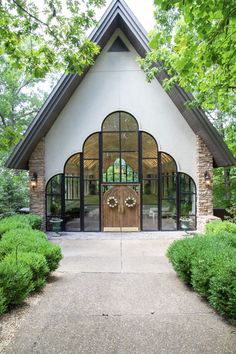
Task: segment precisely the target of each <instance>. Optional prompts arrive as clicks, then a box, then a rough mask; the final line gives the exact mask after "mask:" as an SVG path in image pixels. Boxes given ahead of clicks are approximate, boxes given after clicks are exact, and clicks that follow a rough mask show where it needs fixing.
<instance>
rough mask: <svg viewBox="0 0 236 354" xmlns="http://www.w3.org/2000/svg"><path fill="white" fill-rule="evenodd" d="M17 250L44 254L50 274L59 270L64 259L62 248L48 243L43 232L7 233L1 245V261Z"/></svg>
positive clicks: (23, 231) (12, 231)
mask: <svg viewBox="0 0 236 354" xmlns="http://www.w3.org/2000/svg"><path fill="white" fill-rule="evenodd" d="M16 250H17V251H19V252H34V253H39V254H42V255H43V256H44V257H45V259H46V262H47V265H48V268H49V270H50V272H51V271H54V270H56V269H57V267H58V265H59V262H60V260H61V259H62V254H61V248H60V247H59V246H57V245H54V244H52V243H50V242H48V241H47V240H46V238H45V235H44V233H43V232H41V231H35V230H19V231H18V230H11V231H8V232H6V233H5V234H4V235H3V236H2V241H1V243H0V259H1V258H3V257H5V256H6V255H7V254H9V253H12V252H15V251H16Z"/></svg>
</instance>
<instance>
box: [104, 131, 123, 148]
mask: <svg viewBox="0 0 236 354" xmlns="http://www.w3.org/2000/svg"><path fill="white" fill-rule="evenodd" d="M103 151H120V134H119V133H103Z"/></svg>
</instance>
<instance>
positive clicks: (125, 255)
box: [6, 234, 236, 354]
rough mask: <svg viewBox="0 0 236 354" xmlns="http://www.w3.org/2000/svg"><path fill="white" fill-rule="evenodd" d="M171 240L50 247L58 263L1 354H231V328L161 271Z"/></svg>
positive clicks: (235, 348) (74, 241) (73, 241)
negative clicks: (61, 257)
mask: <svg viewBox="0 0 236 354" xmlns="http://www.w3.org/2000/svg"><path fill="white" fill-rule="evenodd" d="M99 235H100V236H99ZM173 235H176V237H178V235H177V234H172V236H170V235H169V236H168V235H161V234H158V235H157V234H156V236H153V235H151V234H150V235H149V236H147V235H146V236H145V235H144V236H145V237H148V238H149V239H148V240H147V239H145V238H144V237H142V235H140V236H139V239H135V236H129V235H124V236H123V237H120V235H118V234H117V235H114V236H112V237H111V238H112V240H111V239H107V238H108V236H107V235H106V236H104V235H101V234H97V235H95V234H93V235H92V234H91V235H90V237H88V236H86V237H87V238H89V239H86V240H85V239H83V237H84V236H82V235H80V236H79V237H75V236H73V235H72V236H70V238H69V239H66V238H65V237H63V238H59V239H54V241H53V242H55V243H58V244H60V245H61V247H62V249H63V253H64V260H63V261H62V263H61V266H60V268H59V269H58V271H57V272H56V273H55V276H54V278H53V281H51V282H50V283H49V284H48V285H47V287H46V289H45V293H44V296H42V297H41V300H40V301H39V303H38V304H37V306H35V307H33V308H32V309H31V310H30V311H29V313H28V314H27V317H26V319H25V320H24V322H23V323H22V325H21V327H20V329H19V330H18V332H17V334H16V336H15V338H14V340H13V342H12V343H11V344H10V346H8V348H7V351H6V354H9V353H10V354H54V353H55V354H72V353H73V354H76V353H81V354H116V353H117V354H126V353H127V354H129V353H130V354H136V353H137V354H141V353H142V354H195V353H196V354H208V353H209V354H217V353H219V354H230V353H232V354H235V353H236V331H235V327H232V326H230V325H229V324H227V323H226V322H225V321H223V320H222V319H221V317H219V316H218V315H216V313H215V312H214V311H213V310H212V309H211V308H210V307H209V306H208V305H207V304H206V303H205V302H204V301H202V300H201V298H200V297H198V296H197V295H196V294H195V293H193V292H192V291H191V290H189V289H188V288H187V287H185V286H184V285H183V284H182V283H181V282H180V281H179V280H178V278H177V277H176V275H175V273H174V271H173V269H172V267H171V266H170V264H169V263H168V261H167V259H166V257H165V252H166V249H167V247H168V245H169V244H170V243H171V242H172V241H173ZM99 237H100V238H99Z"/></svg>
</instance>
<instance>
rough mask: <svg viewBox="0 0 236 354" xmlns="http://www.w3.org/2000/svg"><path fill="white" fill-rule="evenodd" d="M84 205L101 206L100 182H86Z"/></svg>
mask: <svg viewBox="0 0 236 354" xmlns="http://www.w3.org/2000/svg"><path fill="white" fill-rule="evenodd" d="M84 204H99V183H98V181H86V180H85V181H84Z"/></svg>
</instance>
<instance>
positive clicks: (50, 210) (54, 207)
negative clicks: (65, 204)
mask: <svg viewBox="0 0 236 354" xmlns="http://www.w3.org/2000/svg"><path fill="white" fill-rule="evenodd" d="M47 216H56V217H60V216H61V196H60V195H48V196H47Z"/></svg>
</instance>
